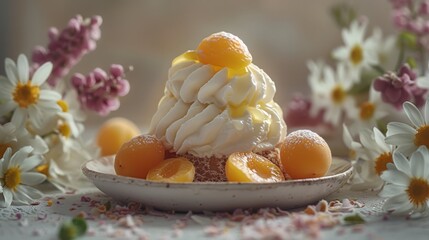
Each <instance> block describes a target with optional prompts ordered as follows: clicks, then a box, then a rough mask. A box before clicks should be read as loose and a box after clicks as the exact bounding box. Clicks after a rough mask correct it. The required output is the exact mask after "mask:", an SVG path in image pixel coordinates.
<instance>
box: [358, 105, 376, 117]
mask: <svg viewBox="0 0 429 240" xmlns="http://www.w3.org/2000/svg"><path fill="white" fill-rule="evenodd" d="M374 112H375V106H374V104H373V103H372V102H364V103H362V104H361V105H360V118H361V119H363V120H368V119H371V118H372V116H373V115H374Z"/></svg>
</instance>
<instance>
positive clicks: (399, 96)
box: [374, 64, 426, 109]
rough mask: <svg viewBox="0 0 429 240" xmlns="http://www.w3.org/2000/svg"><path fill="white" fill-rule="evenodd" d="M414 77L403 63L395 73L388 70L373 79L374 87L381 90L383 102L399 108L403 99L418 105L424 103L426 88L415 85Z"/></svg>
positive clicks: (414, 74)
mask: <svg viewBox="0 0 429 240" xmlns="http://www.w3.org/2000/svg"><path fill="white" fill-rule="evenodd" d="M416 77H417V76H416V73H414V72H413V71H412V70H411V68H410V67H409V66H408V65H407V64H405V65H403V66H402V67H401V68H400V69H399V72H398V73H397V74H396V73H393V72H389V73H387V74H384V75H383V76H380V77H378V78H377V79H375V81H374V89H375V90H376V91H378V92H381V97H382V99H383V101H384V102H386V103H389V104H391V105H393V106H394V107H396V108H397V109H401V108H402V104H403V103H404V102H405V101H411V102H413V103H414V104H416V106H417V107H419V106H422V105H423V104H424V101H425V100H424V99H425V98H424V95H425V94H426V90H424V89H422V88H419V87H418V86H417V85H416Z"/></svg>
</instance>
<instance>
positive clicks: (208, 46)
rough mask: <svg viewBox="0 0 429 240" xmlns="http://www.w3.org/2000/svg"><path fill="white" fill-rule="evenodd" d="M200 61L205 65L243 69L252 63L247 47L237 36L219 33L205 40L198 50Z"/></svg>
mask: <svg viewBox="0 0 429 240" xmlns="http://www.w3.org/2000/svg"><path fill="white" fill-rule="evenodd" d="M196 52H197V55H198V60H199V61H200V62H202V63H204V64H211V65H215V66H219V67H228V68H232V69H241V68H245V67H247V66H248V65H249V64H250V63H251V62H252V55H250V52H249V50H248V49H247V46H246V45H245V44H244V42H243V41H242V40H241V39H240V38H238V37H237V36H235V35H233V34H231V33H226V32H219V33H214V34H212V35H210V36H208V37H206V38H204V39H203V40H202V41H201V43H200V44H199V46H198V48H197V50H196Z"/></svg>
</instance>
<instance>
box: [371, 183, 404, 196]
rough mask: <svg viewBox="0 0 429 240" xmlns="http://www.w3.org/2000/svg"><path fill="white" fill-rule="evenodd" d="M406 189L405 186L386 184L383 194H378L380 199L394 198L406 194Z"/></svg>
mask: <svg viewBox="0 0 429 240" xmlns="http://www.w3.org/2000/svg"><path fill="white" fill-rule="evenodd" d="M405 189H407V188H406V187H404V186H398V185H395V184H386V185H384V187H383V189H382V190H381V192H380V193H379V194H378V195H379V196H380V197H394V196H397V195H399V194H403V193H404V192H405Z"/></svg>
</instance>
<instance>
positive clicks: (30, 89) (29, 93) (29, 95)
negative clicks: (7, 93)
mask: <svg viewBox="0 0 429 240" xmlns="http://www.w3.org/2000/svg"><path fill="white" fill-rule="evenodd" d="M12 95H13V100H14V101H15V102H16V103H18V105H19V106H20V107H21V108H27V107H28V106H30V105H32V104H35V103H37V101H38V100H39V97H40V88H39V86H36V85H32V84H31V81H28V82H27V83H25V84H23V83H21V82H18V84H17V85H16V88H15V91H14V92H13V93H12Z"/></svg>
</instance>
